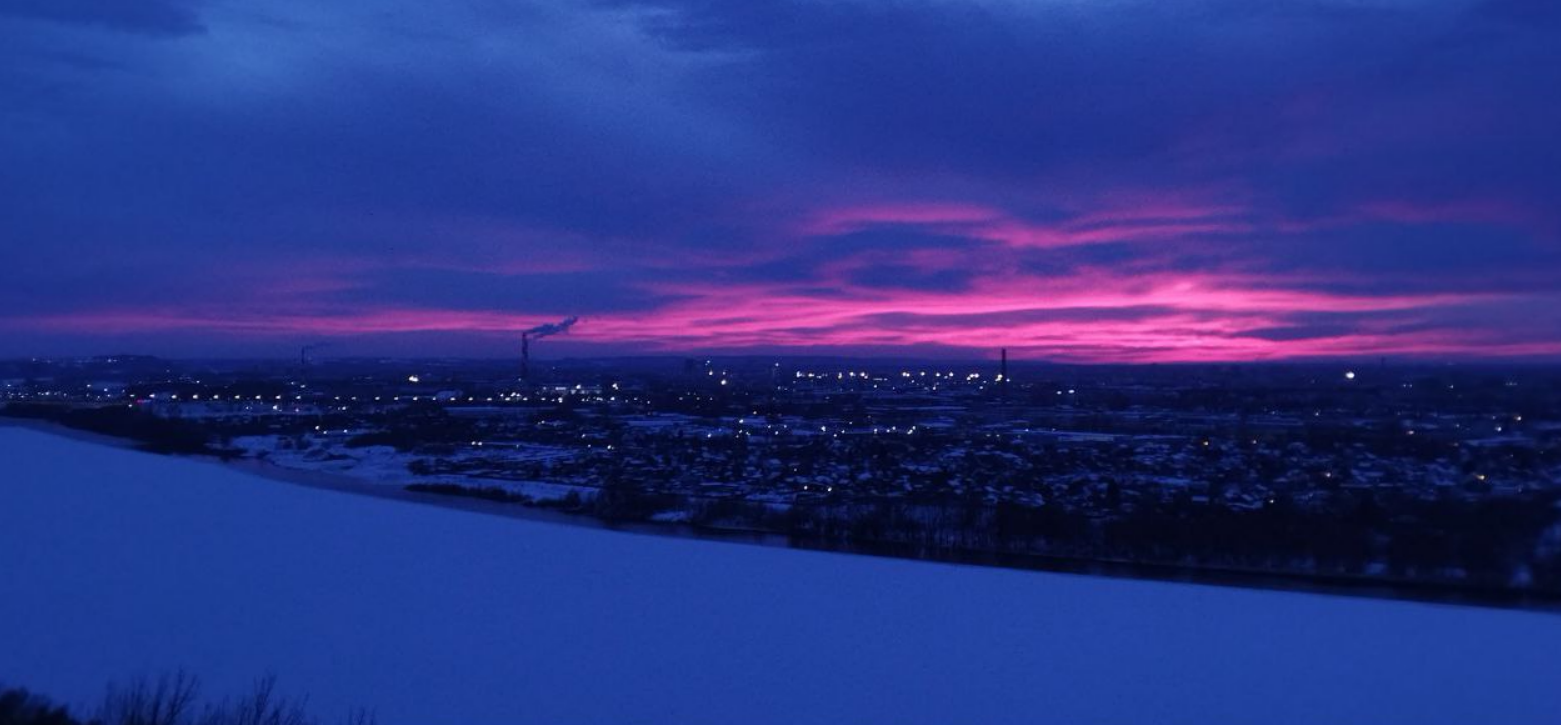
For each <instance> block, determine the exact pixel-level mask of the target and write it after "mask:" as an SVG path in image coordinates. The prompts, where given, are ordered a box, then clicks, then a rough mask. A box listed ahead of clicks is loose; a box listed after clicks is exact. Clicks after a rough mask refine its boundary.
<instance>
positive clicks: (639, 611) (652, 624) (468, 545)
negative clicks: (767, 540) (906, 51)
mask: <svg viewBox="0 0 1561 725" xmlns="http://www.w3.org/2000/svg"><path fill="white" fill-rule="evenodd" d="M0 626H3V630H0V632H3V633H0V682H13V683H17V684H24V685H27V686H29V687H31V688H33V689H35V690H38V691H41V692H45V693H50V694H53V695H54V696H56V697H57V698H59V699H63V700H65V701H67V702H84V701H87V700H89V699H92V698H94V697H95V696H96V695H98V694H99V693H100V692H101V689H102V687H103V685H104V683H106V682H108V681H110V680H118V681H123V680H125V679H127V678H128V677H130V676H133V675H136V674H140V673H157V672H161V671H167V670H173V669H177V668H181V667H182V668H184V669H186V670H189V671H192V672H195V673H198V674H199V675H200V676H201V677H202V679H203V680H204V681H205V683H206V689H207V691H208V692H210V693H211V694H214V695H220V694H223V693H227V692H236V691H238V690H240V689H242V688H243V686H244V685H245V684H246V683H247V682H249V681H250V680H251V679H252V678H254V677H255V676H257V675H260V674H263V673H266V672H274V673H276V674H277V675H278V676H279V678H280V683H281V686H282V688H283V689H284V690H287V691H289V692H294V693H297V692H305V691H306V692H308V693H310V695H311V697H310V702H311V709H312V710H313V711H314V712H316V713H317V714H319V715H321V716H324V717H327V718H329V719H334V718H335V717H336V716H337V715H338V714H340V713H342V712H344V711H345V710H346V709H347V708H348V707H349V706H352V705H364V706H368V707H372V708H375V709H377V710H378V712H379V715H380V721H381V722H382V723H386V725H402V724H407V725H410V724H414V723H426V724H429V725H442V724H444V723H470V724H474V725H482V724H485V723H532V722H535V723H608V722H612V723H721V724H728V723H785V724H787V725H801V724H807V723H831V724H834V723H895V724H906V723H939V724H942V723H954V722H968V723H1034V722H1066V723H1095V722H1098V723H1139V722H1157V723H1211V722H1263V723H1319V722H1328V723H1351V722H1371V723H1417V724H1425V723H1470V722H1482V723H1483V722H1491V723H1541V722H1544V723H1554V722H1556V718H1557V713H1561V686H1558V684H1557V683H1558V682H1561V615H1555V614H1542V613H1526V612H1516V611H1503V610H1494V609H1478V608H1466V607H1457V606H1447V605H1434V604H1420V603H1407V602H1393V601H1378V600H1369V599H1356V598H1345V597H1335V596H1326V595H1317V594H1298V593H1283V592H1267V591H1255V590H1243V589H1228V588H1221V587H1213V586H1198V585H1182V584H1169V583H1160V582H1141V581H1129V580H1120V579H1103V578H1093V577H1085V576H1073V575H1064V574H1048V573H1038V572H1028V571H1010V570H1000V569H986V568H976V567H963V566H952V565H942V564H932V563H924V562H913V561H903V560H894V559H879V558H869V557H860V556H849V555H840V554H828V553H817V552H804V551H792V550H786V549H778V548H767V547H759V546H744V545H737V544H725V543H715V542H704V541H695V540H689V539H680V538H671V537H657V536H647V535H635V534H623V533H616V532H612V531H605V530H598V529H592V528H585V527H571V526H567V525H559V524H550V523H542V522H535V521H525V520H516V519H510V518H504V517H496V516H484V515H481V514H475V513H468V512H461V511H454V510H450V509H445V508H440V507H434V506H425V505H418V504H414V503H407V502H401V501H395V500H387V499H380V498H371V497H363V496H354V495H350V494H344V493H337V492H332V491H325V490H319V489H311V488H305V487H301V486H294V485H289V484H285V483H280V482H277V481H272V480H267V479H262V478H258V477H255V476H252V475H249V474H247V473H244V472H240V471H235V470H231V469H227V468H223V467H220V466H217V465H214V464H210V463H205V462H200V461H194V460H188V459H178V458H169V457H161V456H154V455H149V454H142V453H136V452H132V451H128V450H123V449H117V448H113V447H108V446H103V445H97V444H93V443H87V442H82V441H78V440H72V439H69V438H64V437H59V436H55V435H51V434H47V433H41V432H37V431H32V430H27V429H21V428H6V427H0Z"/></svg>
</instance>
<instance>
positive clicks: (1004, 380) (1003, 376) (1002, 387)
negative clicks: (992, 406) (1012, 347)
mask: <svg viewBox="0 0 1561 725" xmlns="http://www.w3.org/2000/svg"><path fill="white" fill-rule="evenodd" d="M1002 359H1003V362H1002V364H1001V365H1000V366H999V369H998V386H999V387H998V389H997V390H998V392H999V393H1001V394H1002V396H1003V399H1004V400H1007V399H1008V348H1006V347H1005V348H1003V358H1002Z"/></svg>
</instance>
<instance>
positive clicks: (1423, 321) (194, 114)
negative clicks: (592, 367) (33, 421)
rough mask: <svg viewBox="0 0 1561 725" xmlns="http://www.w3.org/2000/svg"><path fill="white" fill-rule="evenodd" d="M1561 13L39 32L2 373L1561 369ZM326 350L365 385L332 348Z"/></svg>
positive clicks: (976, 10) (722, 8)
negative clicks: (817, 359) (1104, 365)
mask: <svg viewBox="0 0 1561 725" xmlns="http://www.w3.org/2000/svg"><path fill="white" fill-rule="evenodd" d="M1558 36H1561V3H1556V2H1553V0H1291V1H1284V2H1281V1H1278V0H1275V1H1269V2H1265V1H1263V0H1179V1H1178V2H1163V1H1158V0H1013V1H1008V2H998V1H987V0H970V1H967V2H954V1H953V0H865V1H864V0H834V1H831V2H814V1H812V0H775V1H774V2H764V3H749V2H719V1H716V0H644V1H635V0H626V1H623V2H618V1H613V0H609V1H606V2H557V1H554V0H541V1H538V2H530V3H528V2H520V1H518V0H503V1H499V0H468V1H467V2H462V3H428V2H422V1H420V0H334V1H332V2H318V0H137V1H136V2H133V3H130V2H124V1H123V0H0V130H3V134H0V356H28V355H77V354H106V353H121V352H135V353H144V354H160V355H168V356H240V355H244V356H248V355H266V356H290V355H293V354H296V351H297V350H298V348H299V347H300V346H301V345H304V344H311V343H328V344H330V345H331V348H330V353H329V354H339V355H380V354H416V355H472V356H485V357H486V356H502V355H511V354H514V353H515V352H516V350H517V349H518V337H519V335H518V333H519V331H520V330H524V329H527V328H530V327H532V326H535V325H538V324H543V323H547V322H554V321H557V320H559V319H562V318H564V317H566V316H579V317H580V318H581V319H580V322H579V324H577V325H575V326H574V327H573V328H572V329H571V330H570V331H569V332H568V333H567V334H565V335H559V336H555V337H554V338H552V339H550V340H548V341H547V343H546V344H545V345H536V346H534V349H533V352H534V353H535V354H537V355H538V356H539V357H545V356H549V355H564V354H570V355H594V354H600V355H621V354H689V353H693V352H699V353H728V354H730V353H762V354H772V353H808V354H846V355H877V356H919V357H952V358H959V357H972V358H974V357H991V356H993V355H995V349H996V348H997V347H1000V346H1002V347H1007V348H1009V350H1010V351H1011V354H1013V355H1016V356H1020V357H1028V358H1035V359H1049V360H1058V361H1077V362H1178V361H1212V360H1221V361H1224V360H1230V361H1257V360H1276V359H1306V358H1350V357H1370V358H1373V359H1374V358H1376V357H1379V356H1389V357H1393V358H1395V359H1396V358H1436V359H1440V358H1457V359H1462V358H1484V357H1503V358H1505V357H1515V358H1545V359H1557V358H1561V134H1558V133H1557V131H1556V129H1557V128H1561V93H1557V92H1556V90H1555V89H1557V88H1561V37H1558ZM321 354H326V353H325V352H322V353H321Z"/></svg>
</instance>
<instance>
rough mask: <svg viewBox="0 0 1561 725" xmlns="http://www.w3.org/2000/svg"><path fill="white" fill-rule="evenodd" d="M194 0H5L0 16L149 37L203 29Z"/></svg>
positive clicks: (197, 31) (1, 4)
mask: <svg viewBox="0 0 1561 725" xmlns="http://www.w3.org/2000/svg"><path fill="white" fill-rule="evenodd" d="M198 4H199V3H198V2H195V1H194V0H5V1H4V2H0V17H13V18H24V19H29V20H42V21H47V22H53V23H63V24H67V25H83V26H90V27H100V28H106V29H109V30H116V31H122V32H127V33H137V34H143V35H152V36H179V35H189V34H192V33H199V32H201V31H203V30H204V26H203V25H202V24H201V21H200V15H199V13H198V12H197V7H198Z"/></svg>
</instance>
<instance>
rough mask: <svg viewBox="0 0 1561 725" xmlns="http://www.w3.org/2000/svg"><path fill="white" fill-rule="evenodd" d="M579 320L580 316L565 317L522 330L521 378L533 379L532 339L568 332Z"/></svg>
mask: <svg viewBox="0 0 1561 725" xmlns="http://www.w3.org/2000/svg"><path fill="white" fill-rule="evenodd" d="M579 321H580V318H578V317H573V316H570V317H565V318H564V319H563V320H561V321H559V322H549V323H547V324H545V325H537V326H536V327H533V328H531V329H529V330H524V331H522V332H521V333H520V379H521V380H530V379H531V341H532V340H535V339H540V338H543V337H547V336H549V335H557V334H558V333H560V332H568V331H569V328H571V327H574V325H575V323H576V322H579Z"/></svg>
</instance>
